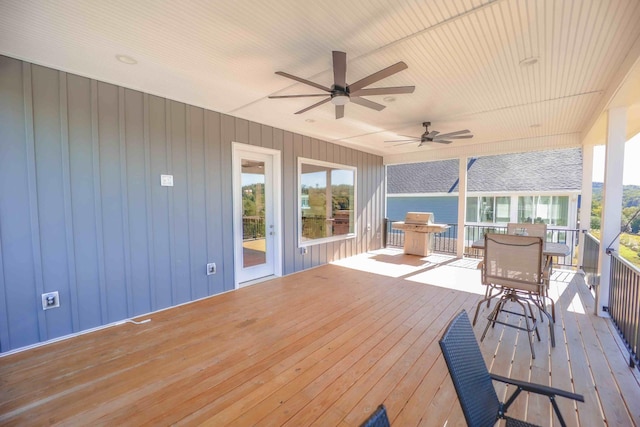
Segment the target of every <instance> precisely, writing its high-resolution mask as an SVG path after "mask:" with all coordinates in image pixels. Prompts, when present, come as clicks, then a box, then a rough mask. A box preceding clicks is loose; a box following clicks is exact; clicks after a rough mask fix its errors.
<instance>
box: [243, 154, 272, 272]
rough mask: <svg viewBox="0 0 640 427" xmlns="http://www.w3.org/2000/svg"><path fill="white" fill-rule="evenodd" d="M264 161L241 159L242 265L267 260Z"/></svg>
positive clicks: (260, 262)
mask: <svg viewBox="0 0 640 427" xmlns="http://www.w3.org/2000/svg"><path fill="white" fill-rule="evenodd" d="M264 186H265V175H264V162H261V161H255V160H247V159H242V185H241V188H242V266H243V267H245V268H246V267H251V266H254V265H260V264H264V263H266V262H267V253H266V250H267V249H266V233H265V231H266V230H265V191H264Z"/></svg>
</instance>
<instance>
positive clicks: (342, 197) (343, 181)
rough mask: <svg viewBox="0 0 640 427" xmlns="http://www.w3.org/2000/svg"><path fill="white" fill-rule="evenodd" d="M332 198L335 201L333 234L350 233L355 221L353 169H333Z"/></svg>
mask: <svg viewBox="0 0 640 427" xmlns="http://www.w3.org/2000/svg"><path fill="white" fill-rule="evenodd" d="M331 199H332V201H333V212H332V213H333V233H332V234H333V235H334V236H335V235H338V234H350V233H353V230H354V222H353V216H354V215H353V205H354V203H353V202H354V199H353V171H348V170H342V169H334V170H332V171H331Z"/></svg>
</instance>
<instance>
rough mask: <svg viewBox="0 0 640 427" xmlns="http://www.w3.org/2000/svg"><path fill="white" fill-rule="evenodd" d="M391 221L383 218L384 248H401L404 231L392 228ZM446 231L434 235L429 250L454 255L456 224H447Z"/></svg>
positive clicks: (456, 233)
mask: <svg viewBox="0 0 640 427" xmlns="http://www.w3.org/2000/svg"><path fill="white" fill-rule="evenodd" d="M392 222H393V221H391V220H389V219H387V218H385V220H384V225H383V229H384V230H385V239H384V240H383V243H384V247H385V248H386V247H392V248H401V247H403V246H404V231H402V230H396V229H394V228H392V226H391V223H392ZM447 225H448V226H449V228H448V229H446V230H445V231H442V232H440V233H434V234H433V238H432V240H431V245H432V247H431V250H432V251H434V252H438V253H445V254H455V253H456V236H457V235H458V224H447Z"/></svg>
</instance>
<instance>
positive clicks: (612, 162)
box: [596, 107, 627, 316]
mask: <svg viewBox="0 0 640 427" xmlns="http://www.w3.org/2000/svg"><path fill="white" fill-rule="evenodd" d="M607 118H608V121H607V148H606V157H605V167H604V188H603V192H602V220H601V224H600V231H601V236H600V256H599V270H600V271H599V274H600V286H599V287H598V301H597V307H596V309H597V312H598V315H599V316H604V315H605V312H604V310H603V309H602V308H603V307H608V306H609V273H610V270H611V258H610V256H609V255H608V254H607V253H606V252H607V246H608V245H609V249H611V250H614V251H616V252H617V251H618V248H619V246H620V240H619V238H617V237H616V236H617V235H618V233H619V232H620V221H621V219H622V176H623V164H624V144H625V142H626V141H625V139H626V129H627V109H626V107H620V108H612V109H610V110H609V111H608V117H607Z"/></svg>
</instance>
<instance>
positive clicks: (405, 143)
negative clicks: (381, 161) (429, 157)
mask: <svg viewBox="0 0 640 427" xmlns="http://www.w3.org/2000/svg"><path fill="white" fill-rule="evenodd" d="M418 141H420V140H419V139H417V140H413V141H404V142H400V144H393V146H394V147H398V146H400V145H407V144H413V143H416V142H418ZM385 142H387V141H385ZM420 145H422V144H420ZM420 145H418V147H419V146H420Z"/></svg>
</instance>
